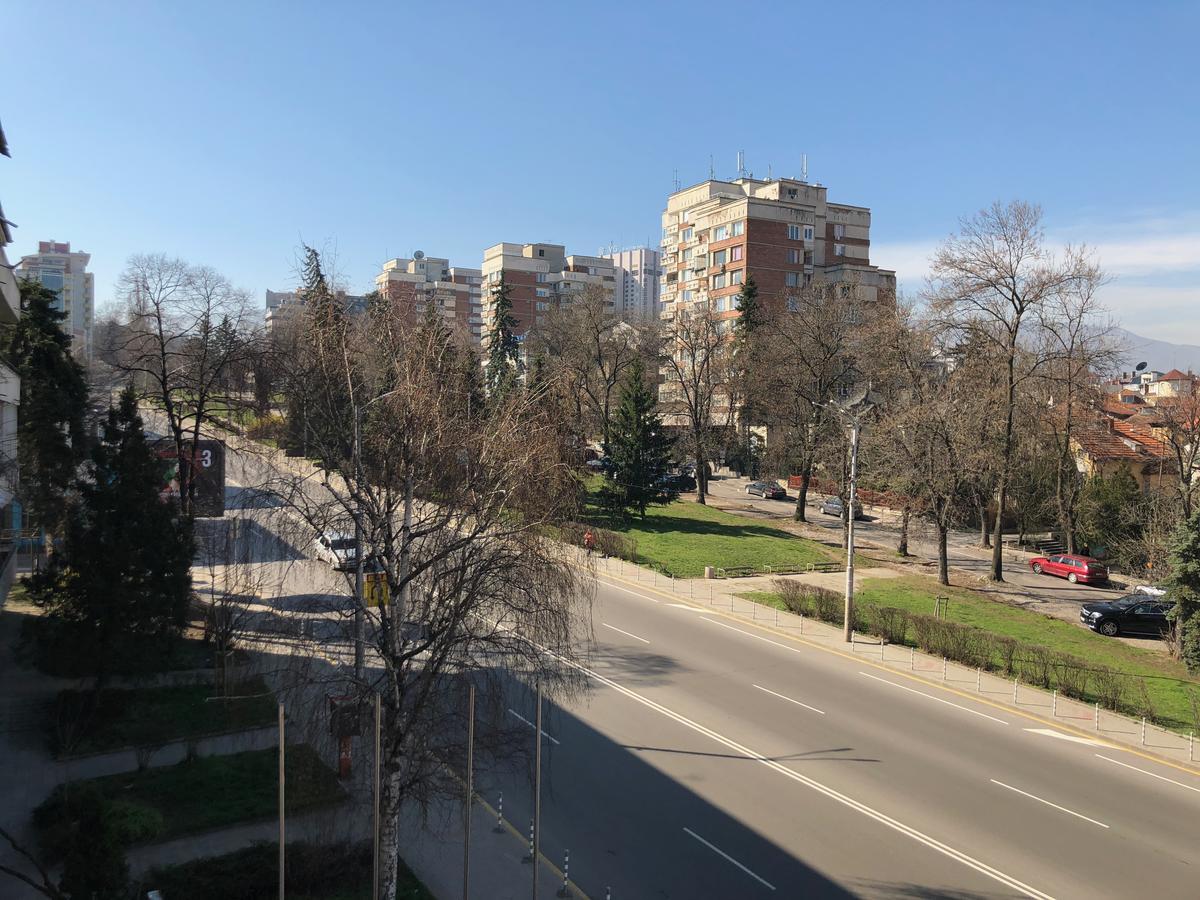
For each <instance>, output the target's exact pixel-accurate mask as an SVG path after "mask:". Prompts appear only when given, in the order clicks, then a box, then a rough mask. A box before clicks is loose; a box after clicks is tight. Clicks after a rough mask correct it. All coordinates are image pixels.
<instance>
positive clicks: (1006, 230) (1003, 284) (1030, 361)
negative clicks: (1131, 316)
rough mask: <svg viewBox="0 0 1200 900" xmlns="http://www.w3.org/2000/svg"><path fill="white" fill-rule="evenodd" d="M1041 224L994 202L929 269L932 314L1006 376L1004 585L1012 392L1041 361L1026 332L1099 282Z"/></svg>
mask: <svg viewBox="0 0 1200 900" xmlns="http://www.w3.org/2000/svg"><path fill="white" fill-rule="evenodd" d="M1041 219H1042V213H1041V209H1040V208H1039V207H1037V206H1035V205H1033V204H1029V203H1024V202H1013V203H1009V204H1008V205H1003V204H1000V203H995V204H993V205H992V206H991V207H990V208H989V209H986V210H983V211H982V212H980V213H978V214H977V215H975V216H974V217H973V218H970V219H964V220H963V221H962V223H961V226H960V230H959V232H958V234H956V235H952V236H951V237H950V238H948V239H947V240H946V241H945V243H943V244H942V245H941V247H939V248H938V250H937V252H936V253H935V254H934V257H933V261H932V267H931V282H930V287H929V299H930V301H931V305H932V308H933V309H934V310H935V311H936V312H937V314H938V315H939V316H940V317H941V318H942V320H943V322H944V323H945V324H946V326H948V327H950V328H958V329H968V328H969V329H971V330H972V331H973V332H975V333H976V334H977V335H978V336H980V337H982V338H983V339H984V341H985V342H986V344H987V345H988V347H989V349H990V351H991V352H992V353H993V354H994V355H995V358H996V361H997V363H998V364H999V365H1000V366H1001V368H1002V371H1003V373H1004V387H1005V395H1004V406H1003V410H1002V415H1003V422H1004V427H1003V430H1002V431H1001V439H1000V458H999V465H998V473H997V485H996V511H995V524H994V527H993V535H992V564H991V577H992V578H993V579H994V580H996V581H1003V580H1004V557H1003V552H1002V551H1003V548H1002V540H1001V536H1002V533H1003V532H1002V527H1003V517H1004V510H1005V503H1006V499H1007V494H1008V486H1009V476H1010V475H1011V472H1012V462H1013V452H1014V450H1015V447H1016V440H1015V436H1016V428H1015V415H1016V409H1017V403H1018V391H1019V390H1020V389H1021V387H1022V385H1023V384H1024V383H1025V382H1026V381H1027V380H1028V379H1029V378H1031V377H1032V376H1033V375H1034V374H1035V371H1036V368H1037V365H1038V363H1039V361H1040V360H1038V359H1037V358H1036V357H1034V356H1031V355H1030V354H1029V353H1028V350H1029V345H1030V343H1031V341H1030V339H1029V334H1028V332H1029V330H1030V329H1031V328H1035V327H1036V326H1037V318H1038V315H1039V314H1040V313H1041V312H1042V311H1043V310H1044V309H1045V307H1046V305H1047V304H1048V303H1050V302H1052V301H1053V300H1054V299H1055V298H1056V297H1059V296H1061V295H1062V294H1063V293H1064V292H1066V291H1076V292H1079V293H1083V292H1084V289H1083V286H1085V285H1087V284H1089V283H1096V282H1098V281H1099V279H1100V277H1101V276H1100V270H1099V268H1098V267H1097V266H1096V264H1095V263H1094V262H1093V261H1092V260H1091V258H1090V257H1089V255H1088V253H1087V251H1086V248H1074V247H1067V248H1066V250H1065V251H1064V253H1063V255H1062V257H1061V258H1059V257H1056V256H1055V255H1054V254H1052V253H1050V252H1049V251H1048V250H1047V249H1046V247H1045V246H1044V244H1045V240H1044V235H1043V232H1042V224H1041ZM1034 343H1036V342H1034ZM1023 363H1024V364H1023Z"/></svg>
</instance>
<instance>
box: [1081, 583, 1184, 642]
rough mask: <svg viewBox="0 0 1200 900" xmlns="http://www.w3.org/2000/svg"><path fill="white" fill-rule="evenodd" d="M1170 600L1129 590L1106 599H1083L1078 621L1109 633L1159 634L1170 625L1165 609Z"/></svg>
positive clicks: (1168, 605) (1115, 634)
mask: <svg viewBox="0 0 1200 900" xmlns="http://www.w3.org/2000/svg"><path fill="white" fill-rule="evenodd" d="M1171 606H1172V604H1171V603H1170V602H1169V601H1166V600H1156V599H1155V598H1153V597H1150V596H1148V595H1146V594H1138V593H1134V594H1128V595H1127V596H1124V597H1122V598H1121V599H1119V600H1112V601H1109V602H1106V603H1085V604H1083V606H1082V607H1080V610H1079V621H1080V622H1082V623H1083V624H1084V625H1086V626H1087V627H1088V628H1090V629H1092V631H1098V632H1100V633H1101V634H1106V635H1108V636H1109V637H1116V636H1117V635H1118V634H1147V635H1162V634H1163V633H1165V632H1166V631H1167V629H1168V628H1169V627H1170V624H1169V623H1168V621H1167V613H1168V612H1170V610H1171Z"/></svg>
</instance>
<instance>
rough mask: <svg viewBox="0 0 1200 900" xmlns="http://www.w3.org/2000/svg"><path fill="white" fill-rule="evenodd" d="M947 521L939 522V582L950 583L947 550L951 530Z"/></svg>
mask: <svg viewBox="0 0 1200 900" xmlns="http://www.w3.org/2000/svg"><path fill="white" fill-rule="evenodd" d="M949 530H950V529H949V528H947V527H946V523H945V522H942V521H939V522H938V523H937V533H938V535H937V540H938V584H945V585H949V584H950V558H949V554H948V553H947V551H946V535H947V533H948V532H949Z"/></svg>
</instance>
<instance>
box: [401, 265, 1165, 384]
mask: <svg viewBox="0 0 1200 900" xmlns="http://www.w3.org/2000/svg"><path fill="white" fill-rule="evenodd" d="M424 258H425V251H424V250H414V251H413V259H424ZM1142 365H1145V363H1143V364H1142Z"/></svg>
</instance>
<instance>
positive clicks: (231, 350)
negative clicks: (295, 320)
mask: <svg viewBox="0 0 1200 900" xmlns="http://www.w3.org/2000/svg"><path fill="white" fill-rule="evenodd" d="M118 292H119V295H120V298H121V300H122V302H123V303H124V307H125V318H126V321H125V323H124V324H123V327H121V328H120V329H119V331H118V332H117V333H116V335H114V336H113V337H114V338H115V344H116V345H115V346H113V347H110V348H108V349H107V350H106V353H107V354H108V356H109V357H110V358H111V361H112V364H113V365H114V366H115V367H116V369H117V370H118V371H119V372H120V373H122V374H123V375H124V376H125V377H126V378H128V379H129V380H130V381H132V383H133V384H134V386H135V388H136V389H137V391H138V394H139V398H140V399H141V400H142V401H143V402H145V403H147V404H149V405H151V406H153V407H156V408H158V409H159V410H161V412H162V415H163V416H164V418H165V420H166V426H167V431H168V436H169V438H170V440H171V441H172V442H173V444H174V445H175V453H176V455H177V458H178V459H179V460H180V462H181V465H180V504H181V507H182V509H183V511H184V513H185V514H190V513H191V511H192V503H193V500H194V487H193V485H194V479H193V477H192V467H191V466H188V465H186V464H183V463H184V461H185V460H186V458H187V453H188V448H189V446H193V445H194V444H195V442H196V441H198V440H199V439H200V437H201V435H202V433H203V429H204V428H205V427H206V426H208V425H212V424H224V422H219V421H217V416H218V414H228V411H229V410H231V409H236V408H241V407H244V406H246V405H248V401H247V399H246V398H245V396H244V395H243V393H242V391H241V390H239V389H238V387H239V379H238V378H237V377H235V376H237V375H238V374H239V373H241V372H243V371H244V370H245V368H246V367H247V366H248V363H249V359H250V357H251V355H252V353H253V352H254V350H255V349H256V348H257V346H258V339H257V338H258V324H259V322H258V317H257V314H256V312H255V313H252V312H251V304H250V302H249V298H248V296H247V295H246V293H245V292H244V291H240V290H237V289H236V288H234V287H233V285H232V284H230V282H229V280H228V279H227V278H225V276H223V275H221V274H220V273H218V272H216V271H215V270H214V269H212V268H209V267H207V266H191V265H188V264H187V263H185V262H184V261H183V260H180V259H172V258H169V257H166V256H163V255H162V254H150V255H137V256H133V257H130V259H129V262H128V264H127V266H126V268H125V271H124V272H123V273H122V274H121V277H120V280H119V283H118Z"/></svg>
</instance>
